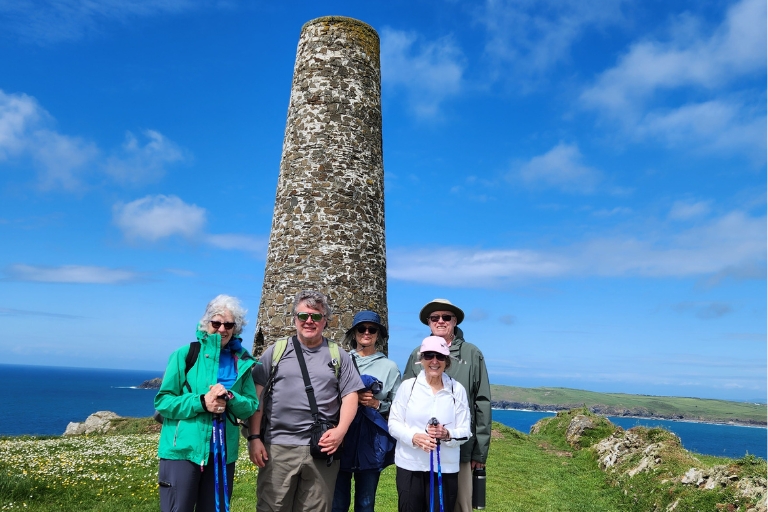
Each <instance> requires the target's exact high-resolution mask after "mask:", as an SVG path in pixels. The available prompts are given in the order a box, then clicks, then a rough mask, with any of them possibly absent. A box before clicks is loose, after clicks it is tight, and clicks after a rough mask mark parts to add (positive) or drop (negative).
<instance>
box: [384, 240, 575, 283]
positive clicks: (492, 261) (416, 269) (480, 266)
mask: <svg viewBox="0 0 768 512" xmlns="http://www.w3.org/2000/svg"><path fill="white" fill-rule="evenodd" d="M387 258H388V261H387V274H388V275H389V277H391V278H393V279H398V280H401V281H411V282H416V283H434V284H438V283H442V284H445V276H446V275H449V276H451V282H452V284H454V285H455V286H470V287H475V286H477V287H484V286H491V287H492V286H494V285H496V284H500V282H501V281H506V280H509V279H520V278H546V277H555V276H558V275H562V274H565V273H566V272H567V271H568V262H567V260H566V259H564V258H562V257H561V256H559V255H556V254H549V255H547V254H542V253H538V252H536V251H528V250H494V251H478V250H471V249H460V248H450V247H445V248H434V249H429V250H426V249H418V250H415V251H408V250H404V249H392V250H389V249H388V250H387Z"/></svg>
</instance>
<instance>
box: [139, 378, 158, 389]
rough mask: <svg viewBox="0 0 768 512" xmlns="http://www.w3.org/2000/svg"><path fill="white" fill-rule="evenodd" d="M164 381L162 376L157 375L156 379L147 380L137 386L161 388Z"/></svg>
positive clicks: (140, 387)
mask: <svg viewBox="0 0 768 512" xmlns="http://www.w3.org/2000/svg"><path fill="white" fill-rule="evenodd" d="M162 383H163V379H162V378H161V377H157V378H154V379H149V380H145V381H144V382H142V383H141V384H139V385H138V386H136V387H137V388H139V389H160V384H162Z"/></svg>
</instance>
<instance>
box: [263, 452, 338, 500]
mask: <svg viewBox="0 0 768 512" xmlns="http://www.w3.org/2000/svg"><path fill="white" fill-rule="evenodd" d="M265 448H266V450H267V454H268V455H269V460H268V461H267V464H266V466H264V467H263V468H259V472H258V475H257V476H256V510H257V512H291V511H293V512H301V511H307V512H309V511H312V512H314V511H318V512H323V511H325V512H331V504H332V503H333V492H334V490H335V488H336V475H337V474H338V472H339V461H338V460H334V461H333V464H331V465H330V467H329V466H327V465H326V461H325V460H320V459H313V458H312V456H311V455H310V454H309V445H306V446H292V445H281V444H272V445H266V446H265Z"/></svg>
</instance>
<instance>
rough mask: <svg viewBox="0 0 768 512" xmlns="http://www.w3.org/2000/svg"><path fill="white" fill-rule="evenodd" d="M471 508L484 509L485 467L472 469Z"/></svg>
mask: <svg viewBox="0 0 768 512" xmlns="http://www.w3.org/2000/svg"><path fill="white" fill-rule="evenodd" d="M472 508H476V509H478V510H485V468H477V469H475V470H474V471H472Z"/></svg>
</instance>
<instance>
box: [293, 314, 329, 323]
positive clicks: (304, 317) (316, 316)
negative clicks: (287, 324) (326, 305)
mask: <svg viewBox="0 0 768 512" xmlns="http://www.w3.org/2000/svg"><path fill="white" fill-rule="evenodd" d="M296 318H298V319H299V320H301V321H302V322H306V321H307V320H309V319H310V318H311V319H312V321H313V322H319V321H320V320H322V319H323V314H322V313H296Z"/></svg>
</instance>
